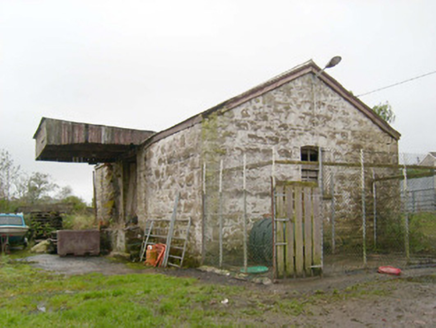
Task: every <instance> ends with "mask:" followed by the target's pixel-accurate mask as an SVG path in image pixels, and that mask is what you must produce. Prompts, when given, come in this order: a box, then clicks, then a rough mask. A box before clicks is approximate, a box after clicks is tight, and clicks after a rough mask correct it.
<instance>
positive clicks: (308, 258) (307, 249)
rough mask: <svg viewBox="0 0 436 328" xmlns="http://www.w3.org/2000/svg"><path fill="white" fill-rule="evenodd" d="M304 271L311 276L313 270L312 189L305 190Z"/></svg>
mask: <svg viewBox="0 0 436 328" xmlns="http://www.w3.org/2000/svg"><path fill="white" fill-rule="evenodd" d="M303 191H304V196H303V199H304V229H303V230H304V270H305V272H306V275H308V276H309V275H311V273H312V269H311V268H310V267H311V266H312V188H307V187H306V188H304V189H303Z"/></svg>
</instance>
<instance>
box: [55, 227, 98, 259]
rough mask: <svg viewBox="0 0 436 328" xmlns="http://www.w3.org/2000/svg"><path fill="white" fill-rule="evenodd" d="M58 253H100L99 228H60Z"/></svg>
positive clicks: (79, 254)
mask: <svg viewBox="0 0 436 328" xmlns="http://www.w3.org/2000/svg"><path fill="white" fill-rule="evenodd" d="M58 254H59V255H60V256H66V255H75V256H84V255H99V254H100V231H99V230H59V231H58Z"/></svg>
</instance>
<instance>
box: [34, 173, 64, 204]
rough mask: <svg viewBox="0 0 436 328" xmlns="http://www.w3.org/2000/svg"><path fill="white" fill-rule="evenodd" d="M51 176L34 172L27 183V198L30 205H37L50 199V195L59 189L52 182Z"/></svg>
mask: <svg viewBox="0 0 436 328" xmlns="http://www.w3.org/2000/svg"><path fill="white" fill-rule="evenodd" d="M50 178H51V177H50V175H49V174H46V173H40V172H33V173H32V174H31V176H30V177H29V179H28V181H27V194H26V198H27V201H28V202H29V203H30V204H35V203H37V202H39V201H41V200H43V199H44V198H50V197H49V194H50V193H51V192H52V191H54V190H55V189H56V188H58V185H57V184H55V183H53V182H50Z"/></svg>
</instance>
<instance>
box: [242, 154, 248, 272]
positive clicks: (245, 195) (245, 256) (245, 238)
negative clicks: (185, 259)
mask: <svg viewBox="0 0 436 328" xmlns="http://www.w3.org/2000/svg"><path fill="white" fill-rule="evenodd" d="M243 161H244V164H243V195H244V272H247V266H248V256H247V185H246V181H247V180H246V179H247V175H246V174H247V173H246V169H247V156H246V154H244V159H243Z"/></svg>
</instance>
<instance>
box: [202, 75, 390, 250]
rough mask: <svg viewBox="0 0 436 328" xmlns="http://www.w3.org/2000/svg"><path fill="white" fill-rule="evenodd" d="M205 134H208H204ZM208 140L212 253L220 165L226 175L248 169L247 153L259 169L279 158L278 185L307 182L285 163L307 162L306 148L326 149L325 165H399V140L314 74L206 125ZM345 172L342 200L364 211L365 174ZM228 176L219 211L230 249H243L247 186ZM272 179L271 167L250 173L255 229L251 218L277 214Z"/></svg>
mask: <svg viewBox="0 0 436 328" xmlns="http://www.w3.org/2000/svg"><path fill="white" fill-rule="evenodd" d="M204 127H207V129H208V130H210V131H208V132H207V133H205V132H204ZM202 136H203V139H204V140H203V147H204V149H203V159H204V160H205V161H206V162H207V163H208V166H209V167H212V168H211V176H209V175H208V176H207V178H209V180H210V181H211V180H213V179H214V181H213V182H211V183H210V184H208V186H209V187H208V195H207V204H208V209H207V210H208V212H209V214H210V215H209V216H208V217H207V226H210V227H213V228H212V229H206V232H207V233H208V234H209V236H206V240H210V241H211V243H210V245H211V246H210V247H213V246H212V245H213V243H212V242H213V241H214V240H215V241H216V238H217V237H216V233H214V230H216V228H217V226H218V222H217V217H218V215H217V213H218V206H217V205H216V204H218V197H219V194H218V193H217V188H218V187H217V185H218V180H217V179H216V175H217V171H218V166H219V164H218V162H219V160H221V159H222V160H223V161H224V163H225V164H224V172H226V170H229V169H230V168H232V167H237V166H241V165H242V155H243V154H246V157H247V163H248V164H255V163H265V162H267V161H271V160H272V152H274V157H275V160H276V161H277V162H278V164H276V167H275V176H276V179H277V180H278V181H301V165H295V164H294V165H289V164H287V162H295V161H301V147H304V146H315V147H321V148H322V149H323V150H324V151H323V154H324V155H325V156H326V158H325V159H324V160H325V161H332V162H335V161H337V160H338V159H340V160H341V161H342V163H352V164H356V163H357V164H358V163H359V162H360V149H364V150H365V151H366V154H367V155H366V159H365V161H366V162H368V163H389V164H394V163H397V161H398V145H397V141H396V140H395V138H393V137H392V136H390V135H389V134H387V133H386V132H384V131H382V130H381V129H380V128H379V127H378V126H377V125H375V124H374V123H373V122H372V121H371V120H370V119H369V118H368V117H367V116H366V115H364V114H363V113H362V112H360V111H359V110H358V109H357V108H355V107H354V106H353V105H352V104H350V103H349V102H347V101H346V100H344V99H343V98H342V97H340V96H339V95H338V94H336V93H335V92H334V91H333V90H332V89H330V88H329V87H328V86H327V85H325V84H324V83H323V82H322V81H320V80H318V79H314V78H313V76H311V75H305V76H303V77H300V78H298V79H296V80H294V81H292V82H290V83H288V84H286V85H283V86H281V87H279V88H278V89H275V90H273V91H271V92H269V93H267V94H264V95H261V96H259V97H256V98H254V99H252V100H250V101H248V102H246V103H244V104H242V105H240V106H238V107H237V108H233V109H231V110H226V109H225V108H223V109H222V110H221V112H220V113H217V114H214V115H212V116H210V117H208V118H207V120H206V121H205V123H203V133H202ZM209 136H212V138H211V139H210V138H209ZM208 148H209V149H211V150H212V151H211V152H210V153H211V154H209V153H208V152H206V151H205V149H208ZM213 154H214V155H213ZM280 163H281V164H280ZM239 172H241V171H239ZM347 172H348V174H349V176H347ZM342 173H344V174H340V175H338V181H339V182H340V183H338V184H337V188H341V194H342V195H345V196H344V197H347V202H348V206H350V208H355V209H356V211H358V210H359V211H360V210H361V208H359V198H358V196H359V195H360V193H359V192H360V191H359V189H356V186H357V187H358V186H359V181H360V180H359V177H360V169H359V167H357V168H356V167H355V166H354V167H351V168H347V169H344V170H343V171H342ZM213 176H215V178H214V177H213ZM224 176H225V180H224V182H223V188H225V191H224V196H223V197H224V201H223V204H224V205H223V206H224V208H223V209H221V211H222V212H223V216H224V220H225V223H224V238H225V239H226V241H227V242H226V247H227V248H228V249H229V250H230V249H236V248H238V247H239V248H241V242H242V235H241V227H242V223H241V222H242V221H241V213H242V203H241V200H242V180H241V174H240V173H239V175H238V174H235V175H233V178H232V177H231V175H230V174H226V173H224ZM270 176H271V165H269V166H268V165H264V166H261V167H258V168H256V169H250V170H248V172H247V192H248V194H247V212H248V219H249V220H250V222H249V224H252V222H253V221H252V220H251V219H254V218H259V217H262V216H265V215H268V213H270V212H271V198H270V188H271V183H270ZM232 179H233V180H232ZM347 195H348V196H347ZM356 195H357V196H356ZM354 198H356V199H354ZM350 199H352V201H350ZM214 213H215V215H214ZM232 222H233V224H232ZM248 229H250V227H249V228H248Z"/></svg>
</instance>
